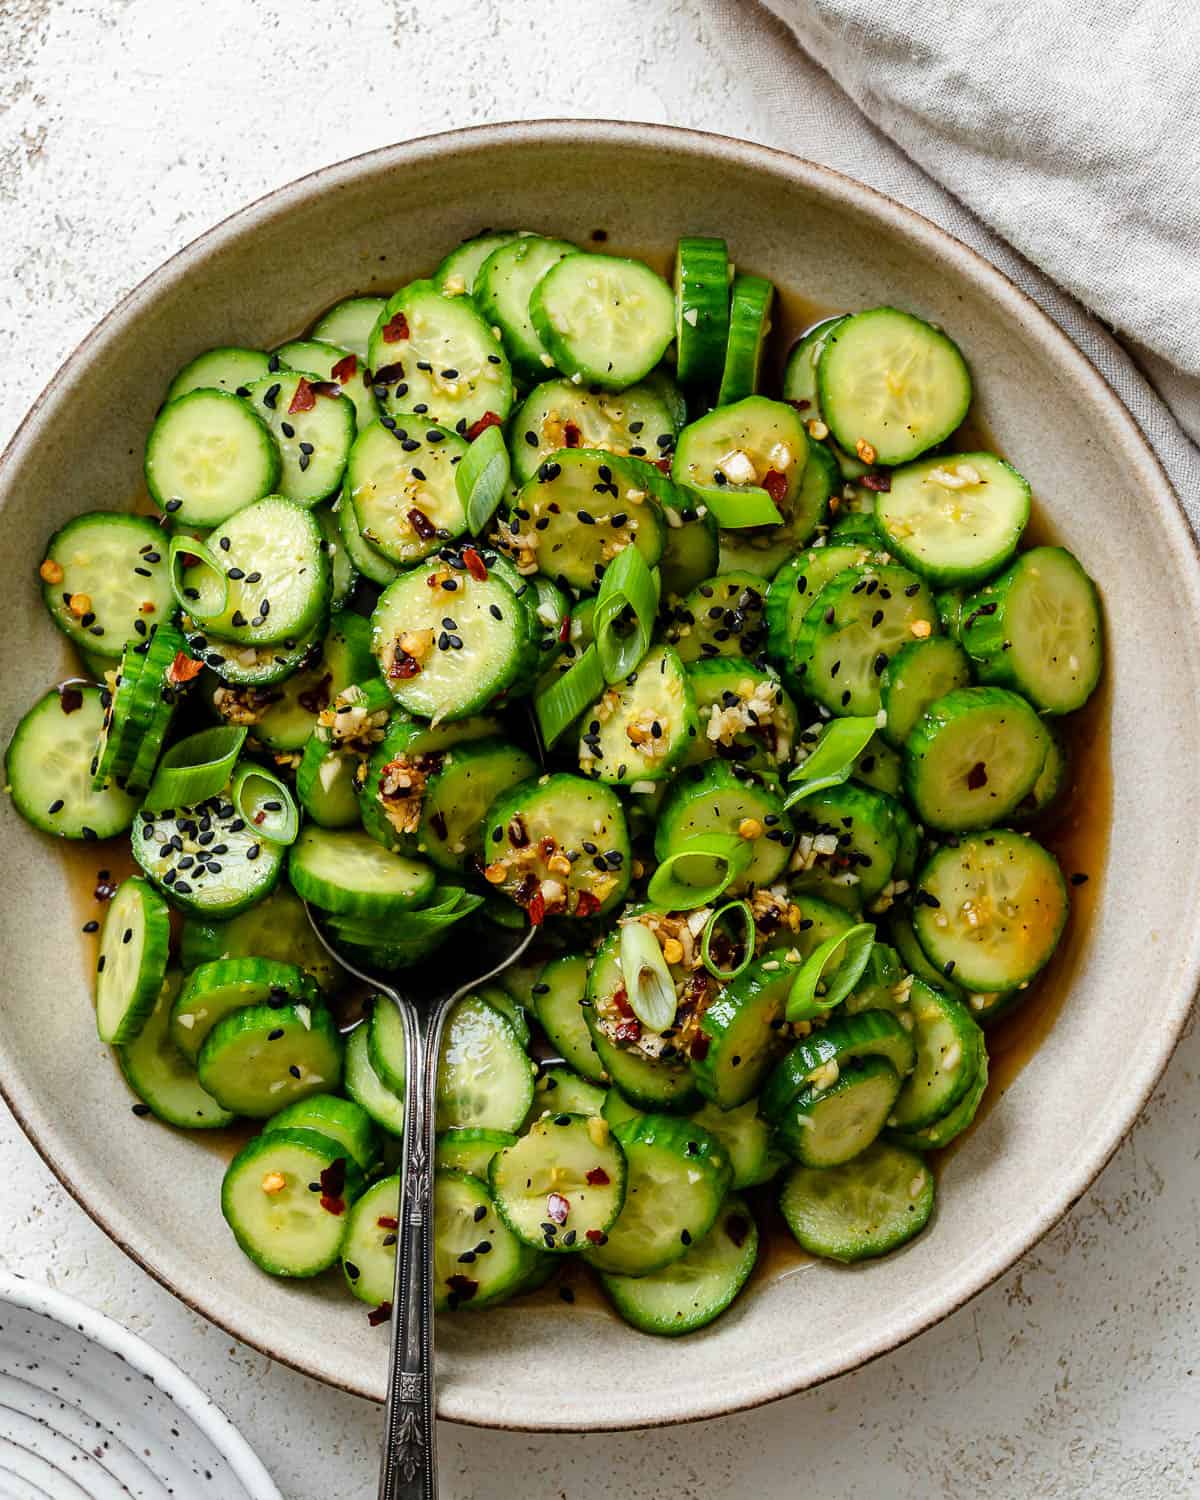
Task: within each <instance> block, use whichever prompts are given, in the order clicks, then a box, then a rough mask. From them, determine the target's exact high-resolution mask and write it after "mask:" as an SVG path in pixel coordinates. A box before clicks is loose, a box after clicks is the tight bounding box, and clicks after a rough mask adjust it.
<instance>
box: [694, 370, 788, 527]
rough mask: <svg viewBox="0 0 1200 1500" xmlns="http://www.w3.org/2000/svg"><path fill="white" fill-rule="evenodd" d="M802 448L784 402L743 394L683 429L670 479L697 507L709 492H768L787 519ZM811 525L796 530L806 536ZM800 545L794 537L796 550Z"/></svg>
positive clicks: (734, 493)
mask: <svg viewBox="0 0 1200 1500" xmlns="http://www.w3.org/2000/svg"><path fill="white" fill-rule="evenodd" d="M808 446H809V445H808V434H807V433H806V432H805V430H804V423H803V421H802V420H801V418H800V415H799V413H798V412H796V411H795V410H794V408H792V407H790V406H789V405H788V404H787V402H786V401H772V400H770V399H769V398H768V397H766V396H753V395H747V396H746V397H745V399H743V400H739V401H735V402H734V403H733V404H732V405H725V404H722V405H720V406H718V407H717V409H716V410H715V411H710V412H708V413H707V414H706V415H705V416H703V417H700V418H698V419H697V420H696V421H695V422H690V423H689V424H688V425H687V426H686V427H685V428H684V429H683V431H682V432H681V433H680V434H679V440H678V443H677V444H676V447H675V458H674V460H673V462H672V465H671V478H672V479H673V480H674V481H675V483H676V484H677V485H679V486H680V487H681V488H682V489H684V490H685V491H687V492H691V493H694V494H696V495H697V497H698V499H699V500H700V502H701V503H702V502H703V499H704V494H705V492H706V491H708V490H711V489H714V488H718V489H722V490H728V492H729V493H730V494H733V495H736V494H737V492H738V490H739V489H746V488H759V489H762V488H769V491H770V495H771V498H772V499H773V500H774V501H775V504H776V505H777V506H778V508H779V510H780V511H781V512H782V513H783V515H784V516H785V517H789V518H790V517H791V516H792V513H793V510H794V508H795V507H796V504H797V502H798V501H799V499H800V496H801V492H802V489H803V483H804V472H805V467H806V465H807V463H808ZM769 476H774V477H769ZM815 525H816V518H813V520H812V523H811V524H810V525H807V526H800V527H798V530H803V531H804V532H805V535H807V534H808V533H809V532H811V531H812V530H813V529H814V527H815ZM803 540H804V537H802V536H798V537H797V540H796V545H797V546H800V545H802V543H803Z"/></svg>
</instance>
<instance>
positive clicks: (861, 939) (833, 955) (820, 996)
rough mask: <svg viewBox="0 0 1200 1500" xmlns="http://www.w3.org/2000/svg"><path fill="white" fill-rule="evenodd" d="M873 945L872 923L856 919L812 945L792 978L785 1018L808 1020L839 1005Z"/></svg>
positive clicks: (863, 967)
mask: <svg viewBox="0 0 1200 1500" xmlns="http://www.w3.org/2000/svg"><path fill="white" fill-rule="evenodd" d="M874 946H875V929H874V927H873V926H872V925H871V923H870V922H860V923H858V925H857V926H855V927H847V929H846V930H845V932H839V933H837V934H836V935H835V936H834V937H831V938H826V939H825V941H824V942H823V943H822V944H821V945H820V947H819V948H814V949H813V951H812V952H811V953H810V954H809V956H808V957H807V958H806V959H805V960H804V963H803V965H802V966H801V969H800V972H799V973H798V974H797V975H796V977H795V979H793V980H792V988H791V990H790V991H789V993H788V1002H787V1019H788V1020H789V1021H811V1020H812V1019H813V1018H814V1016H820V1015H824V1013H825V1012H826V1011H830V1010H832V1009H833V1008H834V1006H835V1005H840V1004H841V1003H842V1001H843V1000H844V999H845V998H846V996H847V995H848V994H849V993H850V991H851V990H852V989H853V988H854V986H855V985H856V984H857V983H858V981H859V980H860V979H861V978H862V976H863V971H864V969H865V968H866V967H867V963H868V960H869V959H870V957H871V950H872V948H873V947H874Z"/></svg>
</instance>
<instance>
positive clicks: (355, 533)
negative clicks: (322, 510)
mask: <svg viewBox="0 0 1200 1500" xmlns="http://www.w3.org/2000/svg"><path fill="white" fill-rule="evenodd" d="M332 508H333V512H334V514H335V515H336V517H337V524H338V535H339V536H340V537H341V540H342V545H343V546H344V547H345V549H346V555H347V556H348V557H349V559H350V561H351V562H352V563H353V564H354V566H355V567H356V568H357V569H358V571H359V572H360V573H361V574H362V576H363V577H364V578H367V579H369V580H370V581H371V582H372V583H376V584H378V585H379V587H380V588H386V587H387V585H388V584H389V583H393V582H394V581H395V580H396V578H398V577H399V574H400V569H399V568H398V567H397V565H396V564H395V563H393V562H389V561H388V560H387V558H386V557H384V555H383V554H382V553H381V552H376V550H375V548H374V547H372V546H371V544H370V542H368V541H365V540H364V538H363V535H362V532H361V531H359V529H358V515H357V513H356V512H355V509H354V502H353V501H352V500H351V499H350V497H349V495H347V494H346V493H345V491H344V490H343V492H342V494H341V495H340V496H339V497H338V498H337V499H336V500H335V501H334V502H333V507H332Z"/></svg>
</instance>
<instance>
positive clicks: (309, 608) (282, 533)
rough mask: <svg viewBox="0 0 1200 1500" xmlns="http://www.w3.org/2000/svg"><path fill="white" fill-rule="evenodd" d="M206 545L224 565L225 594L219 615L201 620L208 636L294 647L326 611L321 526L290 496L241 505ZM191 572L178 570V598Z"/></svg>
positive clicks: (326, 563)
mask: <svg viewBox="0 0 1200 1500" xmlns="http://www.w3.org/2000/svg"><path fill="white" fill-rule="evenodd" d="M209 542H210V544H211V546H212V548H213V550H214V551H215V552H216V553H217V555H218V556H219V557H221V559H222V561H223V562H224V563H226V564H227V565H228V566H227V567H226V575H227V577H228V578H229V599H228V602H227V604H226V606H225V609H224V610H223V611H222V612H221V614H220V615H218V616H216V617H215V618H214V619H211V620H206V621H205V630H206V633H207V634H208V635H212V636H217V637H219V638H220V639H222V640H225V641H236V642H237V643H238V644H239V645H243V646H265V645H273V644H275V643H277V642H279V641H284V642H286V641H288V640H291V641H292V642H293V644H294V643H295V642H296V641H297V640H299V639H300V637H301V636H303V635H304V634H305V633H306V631H308V630H309V629H311V628H312V626H314V625H315V624H316V622H317V621H318V620H319V619H320V618H321V617H322V616H323V615H324V613H325V611H326V610H327V609H328V608H329V589H330V579H329V558H328V555H327V554H326V552H325V544H324V541H323V539H322V537H321V528H320V527H319V526H318V525H317V523H316V520H315V519H314V518H313V516H312V515H311V514H310V512H309V511H307V510H305V509H304V507H303V506H300V505H297V504H295V502H294V501H291V500H286V499H284V498H283V497H282V496H279V495H272V496H270V497H269V498H268V499H266V500H260V501H259V502H258V504H257V505H248V506H247V507H246V508H245V509H244V510H241V511H239V512H238V513H237V515H235V516H232V517H230V519H229V520H228V521H226V522H225V523H224V524H223V525H222V526H219V527H218V528H217V530H216V531H215V532H214V533H213V535H212V536H211V537H210V538H209ZM194 571H195V570H193V569H188V570H187V572H185V573H184V575H183V585H184V594H185V597H186V594H187V590H188V588H189V587H194V586H195V580H194V579H193V577H192V575H193V572H194ZM264 603H265V604H266V606H267V608H266V610H264V609H263V605H264Z"/></svg>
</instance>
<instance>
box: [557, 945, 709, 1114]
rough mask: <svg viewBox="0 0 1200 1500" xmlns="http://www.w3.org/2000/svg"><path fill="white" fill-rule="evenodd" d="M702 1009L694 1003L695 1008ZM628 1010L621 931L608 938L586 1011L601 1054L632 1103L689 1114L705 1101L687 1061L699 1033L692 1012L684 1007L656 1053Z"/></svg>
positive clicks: (678, 973) (591, 979)
mask: <svg viewBox="0 0 1200 1500" xmlns="http://www.w3.org/2000/svg"><path fill="white" fill-rule="evenodd" d="M669 967H671V966H669ZM671 973H672V977H673V978H674V979H675V980H676V982H678V980H679V978H680V977H682V976H683V974H684V970H683V969H681V968H679V966H677V965H676V966H674V967H671ZM704 993H705V994H706V993H707V991H704ZM619 1002H620V1003H619ZM622 1005H623V1006H624V1009H622ZM696 1008H697V1007H696V1006H695V1005H694V1004H693V1006H692V1007H691V1009H692V1011H693V1013H694V1010H695V1009H696ZM628 1012H629V1004H628V1001H627V1000H625V976H624V974H623V972H622V970H621V958H620V933H619V931H618V932H613V933H611V934H610V935H609V936H608V938H606V939H605V941H604V944H603V945H602V947H601V948H600V950H599V952H598V953H597V954H596V957H595V958H594V959H593V961H592V967H591V972H590V973H589V975H588V987H587V995H586V997H585V1000H584V1004H583V1016H584V1022H585V1024H586V1026H587V1028H588V1030H589V1032H590V1033H591V1037H592V1044H593V1046H594V1047H595V1049H596V1055H597V1057H598V1058H599V1060H600V1065H601V1066H602V1068H603V1069H604V1071H605V1073H606V1074H607V1076H608V1077H609V1078H611V1080H612V1082H613V1083H614V1084H615V1085H616V1087H617V1088H619V1089H620V1090H621V1092H622V1094H624V1096H625V1097H626V1099H628V1100H629V1101H630V1103H632V1104H634V1105H636V1106H638V1107H639V1108H641V1109H646V1110H653V1111H655V1112H656V1113H658V1114H686V1113H687V1112H688V1110H690V1109H692V1108H694V1107H695V1106H696V1105H697V1104H698V1103H699V1094H698V1092H697V1089H696V1084H695V1080H694V1078H693V1077H692V1074H691V1071H690V1069H689V1068H688V1064H687V1055H688V1051H689V1049H690V1038H691V1035H692V1034H694V1027H693V1026H692V1025H691V1017H690V1015H688V1014H687V1013H685V1012H684V1011H683V1010H682V1009H681V1011H680V1012H678V1013H677V1015H676V1019H675V1023H674V1024H673V1025H672V1026H671V1027H669V1028H668V1030H667V1031H666V1032H664V1033H662V1035H661V1036H660V1037H658V1038H657V1039H656V1040H655V1042H654V1044H653V1045H654V1047H655V1050H656V1052H657V1055H654V1056H652V1055H650V1053H649V1052H648V1051H647V1050H646V1044H647V1043H648V1041H649V1038H648V1037H647V1036H646V1035H645V1034H643V1032H642V1029H641V1026H640V1025H639V1024H638V1022H637V1021H636V1020H631V1018H630V1016H629V1014H628ZM660 1044H661V1045H660Z"/></svg>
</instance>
